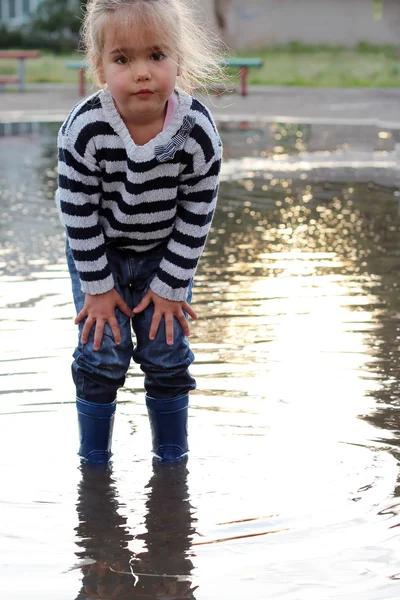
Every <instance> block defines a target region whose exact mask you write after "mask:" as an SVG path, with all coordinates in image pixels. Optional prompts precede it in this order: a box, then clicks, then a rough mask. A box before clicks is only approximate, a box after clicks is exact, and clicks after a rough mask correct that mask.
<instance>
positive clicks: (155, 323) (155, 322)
mask: <svg viewBox="0 0 400 600" xmlns="http://www.w3.org/2000/svg"><path fill="white" fill-rule="evenodd" d="M161 317H162V315H161V313H160V312H158V311H157V312H156V311H154V313H153V318H152V320H151V325H150V332H149V338H150V339H151V340H154V339H155V337H156V335H157V331H158V328H159V325H160V321H161Z"/></svg>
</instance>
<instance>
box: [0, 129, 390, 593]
mask: <svg viewBox="0 0 400 600" xmlns="http://www.w3.org/2000/svg"><path fill="white" fill-rule="evenodd" d="M56 130H57V127H56V126H55V125H54V126H50V125H47V126H46V127H45V128H44V129H43V130H42V131H41V133H40V135H38V134H32V135H31V136H27V135H24V136H9V137H8V138H3V139H1V138H0V146H2V147H3V148H4V147H5V145H6V147H7V152H6V153H3V154H4V156H5V162H4V163H3V164H2V165H1V167H0V190H1V191H0V205H1V213H2V215H4V220H3V222H2V227H1V229H0V240H1V246H0V281H1V286H0V298H1V306H0V319H1V320H0V328H1V329H0V330H1V334H0V335H1V340H2V345H1V348H2V351H1V356H0V369H1V370H0V386H1V387H0V393H1V399H2V404H1V410H0V436H1V439H2V442H3V445H2V447H3V453H2V456H1V458H0V464H1V470H2V473H3V482H4V485H3V486H2V489H1V493H0V503H1V511H2V515H3V518H2V527H1V535H0V555H1V564H2V567H1V568H0V581H1V589H2V590H3V594H4V597H5V598H7V600H16V599H18V600H22V599H24V600H25V598H26V597H27V595H29V598H38V599H39V598H41V599H42V598H43V597H51V598H57V600H64V599H65V600H67V599H68V600H74V599H76V600H86V599H88V598H96V597H97V598H100V597H104V598H111V597H114V598H119V597H120V598H128V597H129V598H136V597H137V598H142V597H148V598H192V599H196V600H203V599H204V600H206V599H207V600H209V599H211V598H225V597H230V598H246V597H255V598H259V599H264V598H265V599H266V598H268V599H269V598H287V599H288V600H303V599H304V600H306V599H307V600H310V599H313V598H315V599H318V600H321V598H330V599H331V598H332V599H333V598H342V599H350V598H351V599H353V598H357V600H358V599H360V600H364V599H365V600H378V599H382V600H383V599H385V600H389V599H391V598H393V599H394V598H397V597H398V595H399V583H398V579H399V578H400V567H399V558H400V552H399V549H398V525H399V524H400V520H399V514H400V508H399V506H400V505H399V504H398V500H397V497H398V495H399V488H398V484H397V479H398V458H399V454H398V450H397V448H398V430H399V427H398V424H399V421H398V416H397V415H398V380H399V350H398V339H399V335H400V334H399V323H398V315H399V314H400V306H399V300H398V292H397V287H398V281H397V274H396V268H397V267H396V265H397V264H398V259H399V254H400V249H399V242H398V239H399V232H400V223H399V217H398V197H397V192H396V190H395V189H391V188H387V187H381V186H377V185H373V184H362V183H343V182H336V183H332V182H331V183H325V182H318V181H314V182H312V181H310V180H309V179H307V178H303V177H301V175H302V172H299V173H298V174H297V175H296V176H294V175H293V173H291V174H290V177H291V178H290V179H289V178H287V177H286V178H282V177H275V178H274V177H273V176H270V175H268V176H266V173H265V172H264V170H263V169H261V170H257V169H256V166H257V165H256V163H254V164H253V170H252V171H251V172H250V173H249V172H247V175H243V173H241V175H240V177H236V176H234V175H232V170H230V162H229V161H230V156H231V157H232V158H234V157H235V160H239V159H238V158H237V155H238V153H239V151H240V148H241V147H240V144H239V143H237V140H238V137H235V135H234V134H229V135H227V136H226V140H225V146H226V147H227V150H226V154H227V159H226V161H227V162H226V164H227V166H226V168H225V171H224V181H223V183H222V185H221V193H220V199H219V205H218V209H217V212H216V215H215V218H214V221H213V226H212V231H211V233H210V237H209V241H208V245H207V248H206V250H205V253H204V255H203V259H202V261H201V265H200V267H199V270H198V273H197V278H196V287H195V293H194V299H193V303H194V307H195V309H196V311H197V312H198V313H199V315H200V320H199V321H198V322H197V323H193V324H192V336H191V345H192V348H193V350H194V352H195V354H196V362H195V364H194V365H193V368H192V372H193V375H194V376H195V377H196V379H197V382H198V389H197V390H196V391H195V392H194V393H193V394H192V397H191V412H190V419H189V431H190V446H191V453H190V458H189V461H188V463H187V465H181V466H179V467H168V468H165V469H163V468H160V467H157V466H152V462H151V456H150V452H149V450H150V445H151V443H150V432H149V426H148V420H147V415H146V410H145V406H144V402H143V380H142V374H141V372H140V370H139V369H138V368H137V367H136V366H135V365H132V367H131V369H130V371H129V373H128V377H127V381H126V384H125V387H124V388H123V389H122V390H121V392H120V395H119V405H118V412H117V418H116V425H115V435H114V443H113V450H114V457H113V465H112V467H110V468H109V469H107V470H102V471H98V470H94V471H93V470H92V471H91V470H90V469H85V468H82V469H81V468H80V467H79V464H78V458H77V456H76V452H77V426H76V416H75V407H74V389H73V385H72V381H71V378H70V372H69V369H70V366H69V365H70V362H71V354H72V350H73V348H74V345H75V340H76V332H75V326H74V325H73V316H74V311H73V306H72V301H71V293H70V284H69V278H68V273H67V269H66V265H65V261H64V256H63V244H64V239H63V231H62V227H61V224H60V222H59V219H58V215H57V213H56V209H55V206H54V202H53V199H52V198H53V193H54V185H55V156H54V147H55V137H54V136H55V132H56ZM273 135H274V136H275V135H277V133H276V131H275V130H274V131H273ZM279 135H280V136H281V138H280V139H279V144H282V147H283V148H284V140H282V135H283V133H282V128H281V129H280V130H279ZM293 135H294V137H295V138H296V140H297V138H298V137H300V136H297V134H296V133H295V134H293ZM305 137H306V136H303V137H302V146H301V148H299V147H298V143H297V141H295V142H294V144H297V146H295V150H296V151H300V150H304V148H305V147H306V141H307V140H306V139H305ZM303 138H304V139H303ZM276 141H277V140H276ZM292 151H294V150H293V149H290V148H289V150H288V152H289V153H290V152H292ZM241 152H242V155H243V156H247V166H248V161H249V158H248V154H246V149H245V148H244V149H243V148H242V149H241ZM19 155H22V156H24V169H23V174H21V172H20V171H19V170H18V169H17V168H16V166H15V165H17V164H18V161H17V160H16V156H19ZM247 166H246V168H247ZM243 172H244V170H243ZM236 174H237V172H236Z"/></svg>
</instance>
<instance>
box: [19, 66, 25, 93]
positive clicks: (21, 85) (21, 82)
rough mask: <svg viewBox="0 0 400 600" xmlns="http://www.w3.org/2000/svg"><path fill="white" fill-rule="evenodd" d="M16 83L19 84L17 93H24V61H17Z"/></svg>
mask: <svg viewBox="0 0 400 600" xmlns="http://www.w3.org/2000/svg"><path fill="white" fill-rule="evenodd" d="M18 83H19V91H20V92H23V91H24V86H25V59H24V58H19V59H18Z"/></svg>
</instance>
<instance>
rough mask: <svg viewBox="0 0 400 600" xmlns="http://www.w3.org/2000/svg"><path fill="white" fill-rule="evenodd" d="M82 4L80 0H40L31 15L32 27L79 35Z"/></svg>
mask: <svg viewBox="0 0 400 600" xmlns="http://www.w3.org/2000/svg"><path fill="white" fill-rule="evenodd" d="M84 4H85V2H83V1H81V0H73V1H71V2H66V0H42V1H41V2H40V4H39V6H38V8H37V10H36V12H35V13H34V15H33V19H32V29H33V30H37V31H43V32H47V33H54V32H57V33H63V34H64V35H71V36H76V37H79V30H80V27H81V21H82V14H83V13H82V9H83V5H84Z"/></svg>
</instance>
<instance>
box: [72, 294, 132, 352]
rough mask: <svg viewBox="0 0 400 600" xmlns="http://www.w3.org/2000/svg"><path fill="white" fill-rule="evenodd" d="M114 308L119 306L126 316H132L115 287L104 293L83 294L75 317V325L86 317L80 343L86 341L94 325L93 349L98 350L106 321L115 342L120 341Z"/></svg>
mask: <svg viewBox="0 0 400 600" xmlns="http://www.w3.org/2000/svg"><path fill="white" fill-rule="evenodd" d="M116 308H119V310H120V311H121V312H122V313H124V315H126V316H127V317H131V316H132V311H131V310H130V308H129V306H128V305H127V303H126V302H125V300H124V299H123V298H122V297H121V296H120V295H119V294H118V292H117V290H115V289H113V290H110V291H109V292H106V293H105V294H97V295H96V296H91V295H90V294H86V295H85V304H84V306H83V308H82V310H81V312H80V313H79V314H78V315H77V316H76V318H75V325H78V323H80V322H81V321H83V319H85V318H86V317H87V318H86V323H85V324H84V326H83V329H82V337H81V341H82V344H86V343H87V341H88V339H89V334H90V330H91V329H92V327H93V325H95V326H96V329H95V332H94V342H93V350H100V346H101V340H102V339H103V332H104V326H105V324H106V323H108V324H109V326H110V327H111V331H112V333H113V336H114V341H115V343H116V344H120V343H121V332H120V330H119V326H118V321H117V318H116V316H115V309H116Z"/></svg>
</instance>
